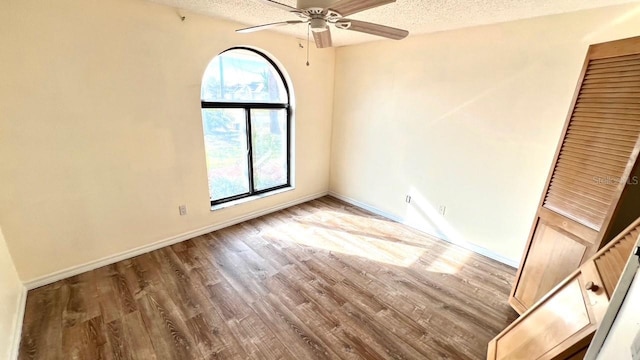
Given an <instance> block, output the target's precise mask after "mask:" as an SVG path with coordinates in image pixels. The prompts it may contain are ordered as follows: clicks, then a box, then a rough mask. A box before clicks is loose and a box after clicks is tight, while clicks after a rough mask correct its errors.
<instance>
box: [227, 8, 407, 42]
mask: <svg viewBox="0 0 640 360" xmlns="http://www.w3.org/2000/svg"><path fill="white" fill-rule="evenodd" d="M255 1H259V2H261V3H265V4H268V5H271V6H274V7H277V8H279V9H282V10H284V11H288V12H290V13H293V14H296V15H297V16H299V17H301V18H302V20H289V21H282V22H277V23H271V24H264V25H258V26H251V27H248V28H244V29H238V30H236V31H237V32H239V33H249V32H254V31H260V30H266V29H271V28H274V27H278V26H286V25H295V24H307V23H308V24H309V27H310V29H311V31H312V32H313V39H314V40H315V42H316V47H318V48H326V47H331V46H332V41H331V31H330V30H329V24H334V25H335V27H337V28H338V29H343V30H351V31H358V32H363V33H366V34H371V35H377V36H382V37H386V38H389V39H394V40H401V39H404V38H405V37H407V35H409V32H408V31H407V30H402V29H396V28H392V27H389V26H385V25H379V24H374V23H370V22H365V21H359V20H351V19H346V18H345V16H349V15H353V14H355V13H358V12H361V11H364V10H368V9H371V8H374V7H378V6H382V5H386V4H390V3H394V2H396V0H339V1H335V0H298V1H297V4H296V5H297V6H296V7H293V6H289V5H286V4H282V3H279V2H277V1H272V0H255Z"/></svg>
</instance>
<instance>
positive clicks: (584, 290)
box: [487, 219, 640, 360]
mask: <svg viewBox="0 0 640 360" xmlns="http://www.w3.org/2000/svg"><path fill="white" fill-rule="evenodd" d="M638 236H640V219H637V220H636V221H635V222H634V223H633V224H631V225H630V226H629V227H627V228H626V229H625V230H624V231H622V233H620V234H619V235H618V236H616V237H615V239H613V240H612V241H611V242H610V243H609V244H608V245H606V246H605V247H604V248H602V249H600V251H598V252H597V253H596V254H595V255H594V256H592V257H591V258H590V259H588V260H587V261H586V262H585V263H584V264H582V265H581V266H580V267H579V268H578V269H577V270H574V271H573V272H572V273H571V274H569V276H567V277H566V278H564V279H563V280H562V281H561V282H560V283H559V285H558V286H556V287H554V288H553V289H552V290H551V291H550V292H549V293H548V294H546V295H545V296H543V297H542V299H540V301H538V302H537V303H536V304H534V305H533V306H532V307H531V308H530V309H529V310H527V311H526V312H525V313H524V314H522V316H520V317H519V318H518V319H517V320H516V321H514V322H513V323H512V324H511V325H509V326H508V327H507V328H506V329H504V330H503V331H502V332H501V333H500V334H499V335H498V336H496V337H495V338H494V339H493V340H492V341H491V342H489V346H488V351H487V359H491V360H498V359H546V360H550V359H558V360H560V359H561V360H571V359H582V358H583V357H584V354H585V352H586V348H587V347H588V346H589V343H590V342H591V339H592V338H593V335H594V334H595V332H596V330H597V328H598V326H599V325H600V323H601V322H602V319H603V318H604V315H605V313H606V311H607V307H608V306H609V302H610V301H611V296H612V294H613V291H614V290H615V288H616V286H617V284H618V280H619V279H620V276H621V275H622V271H623V270H624V267H625V265H626V263H627V260H628V259H629V258H630V257H631V254H632V251H633V248H634V245H635V244H636V241H637V239H638Z"/></svg>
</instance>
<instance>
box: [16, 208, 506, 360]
mask: <svg viewBox="0 0 640 360" xmlns="http://www.w3.org/2000/svg"><path fill="white" fill-rule="evenodd" d="M514 275H515V270H514V269H512V268H510V267H508V266H506V265H503V264H500V263H498V262H495V261H493V260H490V259H488V258H485V257H482V256H480V255H476V254H473V253H471V252H469V251H467V250H464V249H462V248H459V247H457V246H454V245H451V244H448V243H445V242H442V241H440V240H436V239H433V238H430V237H428V236H425V235H424V234H421V233H419V232H417V231H414V230H412V229H410V228H407V227H406V226H403V225H400V224H397V223H394V222H391V221H389V220H386V219H384V218H382V217H379V216H376V215H372V214H371V213H369V212H366V211H364V210H361V209H359V208H356V207H353V206H351V205H348V204H346V203H343V202H341V201H339V200H336V199H334V198H332V197H324V198H321V199H318V200H315V201H311V202H308V203H305V204H302V205H298V206H294V207H292V208H289V209H286V210H282V211H279V212H277V213H274V214H271V215H267V216H264V217H261V218H258V219H254V220H251V221H247V222H245V223H242V224H239V225H236V226H233V227H229V228H226V229H223V230H219V231H216V232H213V233H210V234H207V235H203V236H200V237H197V238H194V239H192V240H189V241H186V242H183V243H179V244H176V245H173V246H170V247H166V248H163V249H160V250H156V251H154V252H151V253H148V254H145V255H142V256H138V257H136V258H133V259H130V260H125V261H121V262H119V263H116V264H114V265H110V266H106V267H103V268H100V269H97V270H94V271H91V272H88V273H84V274H81V275H78V276H75V277H73V278H69V279H66V280H62V281H59V282H57V283H54V284H51V285H48V286H44V287H41V288H38V289H35V290H32V291H30V292H29V294H28V298H27V308H26V314H25V321H24V329H23V336H22V343H21V347H20V359H447V358H448V359H484V358H485V356H486V348H487V343H488V342H489V340H491V339H492V338H493V337H494V336H495V335H497V334H498V333H499V332H500V331H501V330H502V329H503V328H505V327H506V326H507V325H508V324H509V323H510V322H512V321H513V320H514V319H515V318H516V316H517V314H516V313H515V312H514V311H513V310H511V308H510V307H509V305H508V304H507V298H508V296H509V290H510V287H511V284H512V281H513V278H514Z"/></svg>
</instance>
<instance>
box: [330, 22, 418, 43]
mask: <svg viewBox="0 0 640 360" xmlns="http://www.w3.org/2000/svg"><path fill="white" fill-rule="evenodd" d="M336 27H338V28H340V29H345V30H353V31H359V32H363V33H367V34H371V35H377V36H382V37H386V38H389V39H393V40H402V39H404V38H406V37H407V35H409V32H408V31H407V30H402V29H396V28H392V27H390V26H385V25H380V24H374V23H370V22H366V21H359V20H349V19H342V20H340V21H338V22H336Z"/></svg>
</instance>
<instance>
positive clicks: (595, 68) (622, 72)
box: [509, 37, 640, 314]
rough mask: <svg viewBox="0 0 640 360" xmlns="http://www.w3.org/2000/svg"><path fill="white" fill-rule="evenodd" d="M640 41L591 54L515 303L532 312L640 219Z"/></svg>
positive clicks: (513, 298) (594, 48)
mask: <svg viewBox="0 0 640 360" xmlns="http://www.w3.org/2000/svg"><path fill="white" fill-rule="evenodd" d="M639 140H640V37H635V38H630V39H625V40H618V41H613V42H608V43H603V44H597V45H592V46H590V47H589V51H588V53H587V58H586V60H585V63H584V67H583V70H582V73H581V75H580V80H579V82H578V86H577V89H576V92H575V95H574V99H573V101H572V104H571V110H570V111H569V115H568V118H567V121H566V124H565V127H564V130H563V132H562V136H561V138H560V142H559V144H558V149H557V151H556V155H555V160H554V162H553V166H552V167H551V170H550V172H549V176H548V179H547V185H546V187H545V189H544V191H543V193H542V197H541V199H540V204H539V206H538V211H537V214H536V217H535V219H534V221H533V225H532V228H531V232H530V234H529V240H528V242H527V245H526V247H525V252H524V254H523V257H522V261H521V263H520V267H519V268H518V273H517V274H516V279H515V282H514V285H513V288H512V290H511V295H510V297H509V303H510V304H511V306H512V307H513V308H514V309H515V310H516V311H517V312H519V313H521V314H522V313H523V312H524V311H526V310H527V309H528V308H529V307H531V305H533V304H534V303H535V302H536V301H537V300H539V299H540V298H541V297H542V296H544V295H545V294H546V293H547V292H549V290H551V289H552V288H553V287H554V286H556V285H557V284H558V283H559V282H560V281H561V280H562V279H564V278H565V277H566V276H567V275H569V274H570V273H571V272H572V271H574V270H575V269H577V268H578V267H579V266H580V264H582V263H583V262H584V261H585V260H586V259H588V258H589V257H591V256H592V255H593V254H594V253H595V252H596V251H598V249H600V248H602V247H603V246H604V245H605V244H607V243H608V242H609V241H610V240H611V239H612V237H613V236H614V235H615V234H617V233H619V232H620V231H621V230H622V229H624V228H625V227H626V226H627V225H628V224H629V223H631V221H633V220H634V219H635V218H637V217H638V216H640V207H636V206H633V204H634V203H637V202H638V201H640V186H632V185H634V184H637V183H638V179H639V178H640V177H639V175H640V169H638V168H639V167H638V166H637V162H636V160H637V159H638V152H639V151H640V142H639Z"/></svg>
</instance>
